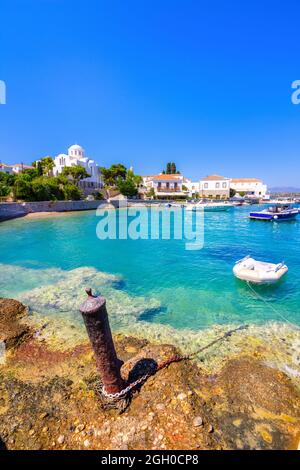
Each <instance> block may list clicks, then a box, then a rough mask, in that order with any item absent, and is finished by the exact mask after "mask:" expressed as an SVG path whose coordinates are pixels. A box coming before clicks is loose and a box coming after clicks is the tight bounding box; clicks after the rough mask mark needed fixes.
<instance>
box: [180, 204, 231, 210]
mask: <svg viewBox="0 0 300 470" xmlns="http://www.w3.org/2000/svg"><path fill="white" fill-rule="evenodd" d="M232 207H234V205H233V204H229V203H226V202H216V203H214V202H212V203H209V202H205V203H201V202H199V203H197V204H189V205H187V206H186V210H189V211H192V210H204V212H224V211H229V210H230V209H232Z"/></svg>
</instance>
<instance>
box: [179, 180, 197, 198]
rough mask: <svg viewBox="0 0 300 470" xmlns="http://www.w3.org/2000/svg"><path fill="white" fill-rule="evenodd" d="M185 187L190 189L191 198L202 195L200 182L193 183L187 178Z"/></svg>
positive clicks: (184, 183)
mask: <svg viewBox="0 0 300 470" xmlns="http://www.w3.org/2000/svg"><path fill="white" fill-rule="evenodd" d="M183 185H184V186H185V187H186V188H187V189H188V192H189V197H194V196H196V195H199V194H200V181H192V180H190V179H188V178H185V179H184V182H183Z"/></svg>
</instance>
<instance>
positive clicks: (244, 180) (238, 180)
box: [231, 178, 262, 183]
mask: <svg viewBox="0 0 300 470" xmlns="http://www.w3.org/2000/svg"><path fill="white" fill-rule="evenodd" d="M231 182H232V183H262V180H260V179H258V178H232V180H231Z"/></svg>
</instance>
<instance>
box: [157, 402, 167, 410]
mask: <svg viewBox="0 0 300 470" xmlns="http://www.w3.org/2000/svg"><path fill="white" fill-rule="evenodd" d="M156 409H157V410H159V411H163V410H164V409H165V405H164V404H163V403H158V404H157V405H156Z"/></svg>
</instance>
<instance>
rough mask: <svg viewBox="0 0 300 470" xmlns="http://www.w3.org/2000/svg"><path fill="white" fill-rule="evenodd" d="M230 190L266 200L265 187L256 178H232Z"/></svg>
mask: <svg viewBox="0 0 300 470" xmlns="http://www.w3.org/2000/svg"><path fill="white" fill-rule="evenodd" d="M230 188H231V189H234V190H235V191H236V192H237V193H239V194H240V193H242V195H245V196H248V197H249V196H250V197H255V198H260V199H266V195H267V185H266V184H264V183H263V181H262V180H261V179H258V178H232V179H231V181H230Z"/></svg>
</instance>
